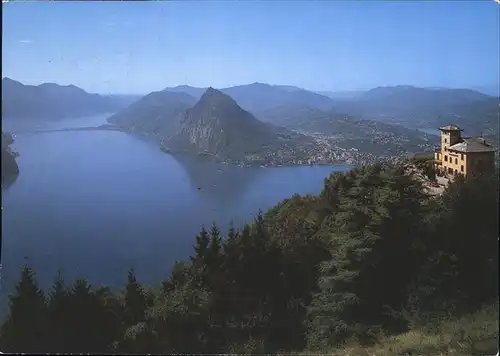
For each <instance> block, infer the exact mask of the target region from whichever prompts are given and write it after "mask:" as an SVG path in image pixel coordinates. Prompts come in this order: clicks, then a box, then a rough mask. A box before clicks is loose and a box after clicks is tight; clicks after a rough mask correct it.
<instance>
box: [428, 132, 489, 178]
mask: <svg viewBox="0 0 500 356" xmlns="http://www.w3.org/2000/svg"><path fill="white" fill-rule="evenodd" d="M439 130H440V131H441V147H440V148H438V149H436V152H435V153H434V158H435V161H436V170H438V171H439V172H441V173H442V174H446V175H454V174H462V175H464V176H468V175H476V174H482V173H490V172H492V171H493V170H494V168H495V150H494V149H493V148H492V147H491V146H490V145H489V144H488V143H487V142H486V141H485V140H484V139H483V138H482V137H476V138H471V137H462V135H461V133H462V130H461V129H460V128H459V127H457V126H454V125H447V126H443V127H440V128H439Z"/></svg>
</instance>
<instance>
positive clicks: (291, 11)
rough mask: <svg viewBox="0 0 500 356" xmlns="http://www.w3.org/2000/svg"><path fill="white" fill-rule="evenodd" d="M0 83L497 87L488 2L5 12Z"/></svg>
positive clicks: (494, 31)
mask: <svg viewBox="0 0 500 356" xmlns="http://www.w3.org/2000/svg"><path fill="white" fill-rule="evenodd" d="M2 7H3V31H2V35H3V42H2V46H3V51H2V62H3V63H2V64H3V65H2V69H3V73H2V76H3V77H5V76H8V77H11V78H13V79H16V80H19V81H21V82H23V83H27V84H40V83H42V82H56V83H59V84H75V85H78V86H80V87H82V88H84V89H85V90H87V91H91V92H101V93H109V92H113V93H147V92H150V91H153V90H159V89H162V88H164V87H166V86H174V85H179V84H188V85H193V86H213V87H226V86H231V85H237V84H247V83H252V82H264V83H270V84H288V85H297V86H300V87H304V88H308V89H312V90H347V89H368V88H372V87H376V86H382V85H397V84H411V85H416V86H445V87H472V86H480V85H492V84H495V83H498V78H499V76H500V69H499V67H500V66H499V62H500V55H499V52H500V48H499V47H500V35H499V33H500V31H499V10H500V5H498V4H497V3H495V2H494V1H492V0H491V1H489V0H485V1H481V0H474V1H469V2H467V1H425V2H411V3H403V2H397V1H386V2H383V1H373V0H372V1H369V0H366V1H350V2H347V1H346V2H341V1H318V2H312V1H308V2H306V1H304V2H299V1H290V2H285V1H267V2H264V1H262V2H258V1H218V2H209V1H203V2H66V3H63V2H24V3H13V2H10V3H4V4H2Z"/></svg>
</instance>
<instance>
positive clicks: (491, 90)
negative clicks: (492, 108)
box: [471, 83, 500, 98]
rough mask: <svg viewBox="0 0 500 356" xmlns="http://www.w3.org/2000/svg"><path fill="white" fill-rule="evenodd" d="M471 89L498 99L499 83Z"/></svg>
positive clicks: (499, 96) (499, 95)
mask: <svg viewBox="0 0 500 356" xmlns="http://www.w3.org/2000/svg"><path fill="white" fill-rule="evenodd" d="M471 89H474V90H477V91H478V92H481V93H483V94H486V95H491V96H494V97H497V98H500V83H496V84H490V85H480V86H476V87H473V88H471Z"/></svg>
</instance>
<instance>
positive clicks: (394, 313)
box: [0, 164, 498, 355]
mask: <svg viewBox="0 0 500 356" xmlns="http://www.w3.org/2000/svg"><path fill="white" fill-rule="evenodd" d="M224 235H225V236H223V234H222V233H221V232H220V231H219V230H218V228H217V227H216V226H215V225H213V226H212V227H211V228H210V229H208V231H207V230H206V229H204V228H203V229H201V231H200V233H199V234H198V236H196V239H195V241H194V250H193V254H192V256H191V257H190V259H189V261H187V262H178V263H177V264H176V265H175V267H174V268H173V270H172V272H171V274H170V276H166V279H165V280H164V281H163V282H161V284H160V285H159V286H154V287H150V286H143V285H141V284H140V283H139V281H137V280H136V278H135V275H134V272H133V271H132V270H131V271H129V275H128V282H127V284H126V285H125V286H124V289H123V290H122V291H111V290H110V289H108V288H103V287H101V288H95V287H92V286H91V285H90V284H89V282H87V281H86V280H84V279H82V280H78V281H76V282H75V283H68V284H66V283H65V282H64V278H63V277H62V276H58V277H57V278H56V280H55V282H54V285H53V287H52V289H51V290H50V291H47V292H45V293H44V292H43V291H42V290H40V288H39V287H38V285H37V282H36V276H35V273H34V271H32V270H31V269H30V268H29V267H26V268H24V270H23V271H22V273H21V279H20V281H19V283H18V285H17V287H16V292H15V293H14V295H12V296H11V298H10V299H11V300H10V313H9V315H8V317H7V319H6V320H5V322H4V324H3V325H2V327H1V335H0V349H1V350H2V351H4V352H21V351H23V352H120V353H195V352H196V353H226V352H240V353H275V352H279V351H282V352H301V351H308V352H319V351H321V352H329V353H332V352H334V351H335V350H340V349H341V348H343V347H347V345H352V344H355V345H358V346H359V347H360V348H363V347H366V348H369V347H375V346H376V345H378V344H380V342H383V340H387V339H388V338H391V337H397V336H398V335H406V334H405V333H408V332H413V330H424V329H425V330H426V331H425V333H427V334H426V335H431V336H432V337H434V338H439V337H440V336H439V335H437V334H438V333H439V332H440V331H439V330H442V329H440V328H439V325H440V324H439V323H438V322H430V321H429V320H443V319H444V318H446V317H449V316H452V317H453V318H457V319H458V318H465V319H462V321H463V320H465V321H466V320H467V318H468V316H467V315H469V313H474V312H477V311H478V310H480V309H481V308H482V307H483V306H484V305H485V303H486V304H488V303H489V305H493V312H492V313H490V314H489V315H490V316H491V315H493V318H495V316H494V313H495V311H496V313H497V314H496V318H497V319H496V320H497V322H496V323H494V322H492V323H490V324H489V327H490V329H484V330H486V331H485V332H483V333H482V334H481V335H482V336H477V335H476V334H471V333H468V334H467V333H466V330H468V329H457V331H456V335H455V334H453V335H452V338H451V339H450V341H449V344H450V345H451V346H449V347H453V348H455V351H456V353H454V354H456V355H459V354H467V355H472V354H474V352H478V350H479V351H481V352H483V353H484V354H488V352H490V353H491V352H492V351H495V352H496V347H497V342H498V339H496V337H497V336H496V335H497V334H498V312H497V311H498V308H497V307H496V303H497V302H498V240H497V237H498V174H495V176H493V177H486V176H483V177H477V178H474V179H467V180H464V179H461V178H457V179H456V181H455V182H454V183H452V184H451V185H450V186H449V187H448V188H447V189H446V191H445V192H444V194H443V195H441V196H438V197H430V196H427V195H426V194H425V193H424V191H423V189H422V186H421V183H420V182H419V181H418V180H417V179H415V178H414V177H413V176H411V175H408V174H406V173H405V170H404V168H403V167H402V166H393V165H380V164H377V165H373V166H366V167H362V168H357V169H354V170H351V171H350V172H348V173H345V174H343V173H334V174H332V175H331V176H330V177H328V178H327V179H325V182H324V187H323V190H322V192H321V194H320V195H318V196H299V195H296V196H293V197H291V198H290V199H287V200H285V201H283V202H281V203H280V204H278V205H277V206H276V207H274V208H272V209H270V210H269V211H267V212H265V213H259V214H258V215H257V217H256V218H255V221H254V223H253V224H251V225H247V226H245V227H244V228H243V229H241V230H238V231H237V230H235V229H231V230H230V231H228V232H227V234H224ZM488 310H491V309H488ZM464 325H465V324H464ZM429 327H433V328H434V329H432V328H430V329H429ZM495 328H496V329H495ZM464 330H465V331H464ZM482 330H483V329H482ZM415 333H416V332H413V334H415ZM488 333H490V334H491V335H493V336H491V335H490V334H488ZM485 335H486V336H485ZM488 337H489V338H488ZM479 338H483V339H484V340H483V339H481V340H478V339H479ZM477 342H483V343H482V344H481V345H483V346H478V345H479V344H478V343H477ZM419 343H420V341H418V340H417V341H416V342H415V344H419ZM484 345H486V346H484ZM445 346H446V348H448V344H446V345H445ZM391 347H392V346H391ZM426 347H427V346H426ZM429 347H430V348H429V349H425V350H423V351H422V349H419V350H420V351H419V350H416V349H412V350H406V351H405V350H403V351H404V352H415V354H432V355H437V354H443V352H444V351H446V350H448V349H446V350H442V349H440V347H444V346H443V345H441V344H439V343H437V342H436V343H435V345H433V346H432V345H431V346H429ZM481 347H483V348H481ZM386 351H387V352H386V353H384V354H396V352H400V351H402V350H396V349H392V348H391V349H390V350H389V349H387V350H386ZM447 352H449V350H448V351H447ZM360 354H361V353H360ZM399 354H401V353H399ZM445 354H453V353H445Z"/></svg>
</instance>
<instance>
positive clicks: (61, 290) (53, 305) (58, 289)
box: [48, 271, 69, 352]
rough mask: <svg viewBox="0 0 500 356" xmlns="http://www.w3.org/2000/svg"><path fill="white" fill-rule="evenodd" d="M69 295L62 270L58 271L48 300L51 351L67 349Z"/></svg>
mask: <svg viewBox="0 0 500 356" xmlns="http://www.w3.org/2000/svg"><path fill="white" fill-rule="evenodd" d="M68 296H69V291H68V289H67V287H66V285H65V283H64V279H63V277H62V275H61V272H60V271H58V272H57V275H56V278H55V280H54V283H53V285H52V289H51V290H50V292H49V300H48V313H49V319H50V321H49V325H50V326H49V330H50V335H49V338H48V341H49V343H50V347H49V350H50V352H64V351H65V350H66V348H65V345H64V343H65V340H66V337H65V331H66V327H67V325H66V322H65V319H66V314H67V312H68V299H69V298H68Z"/></svg>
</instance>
